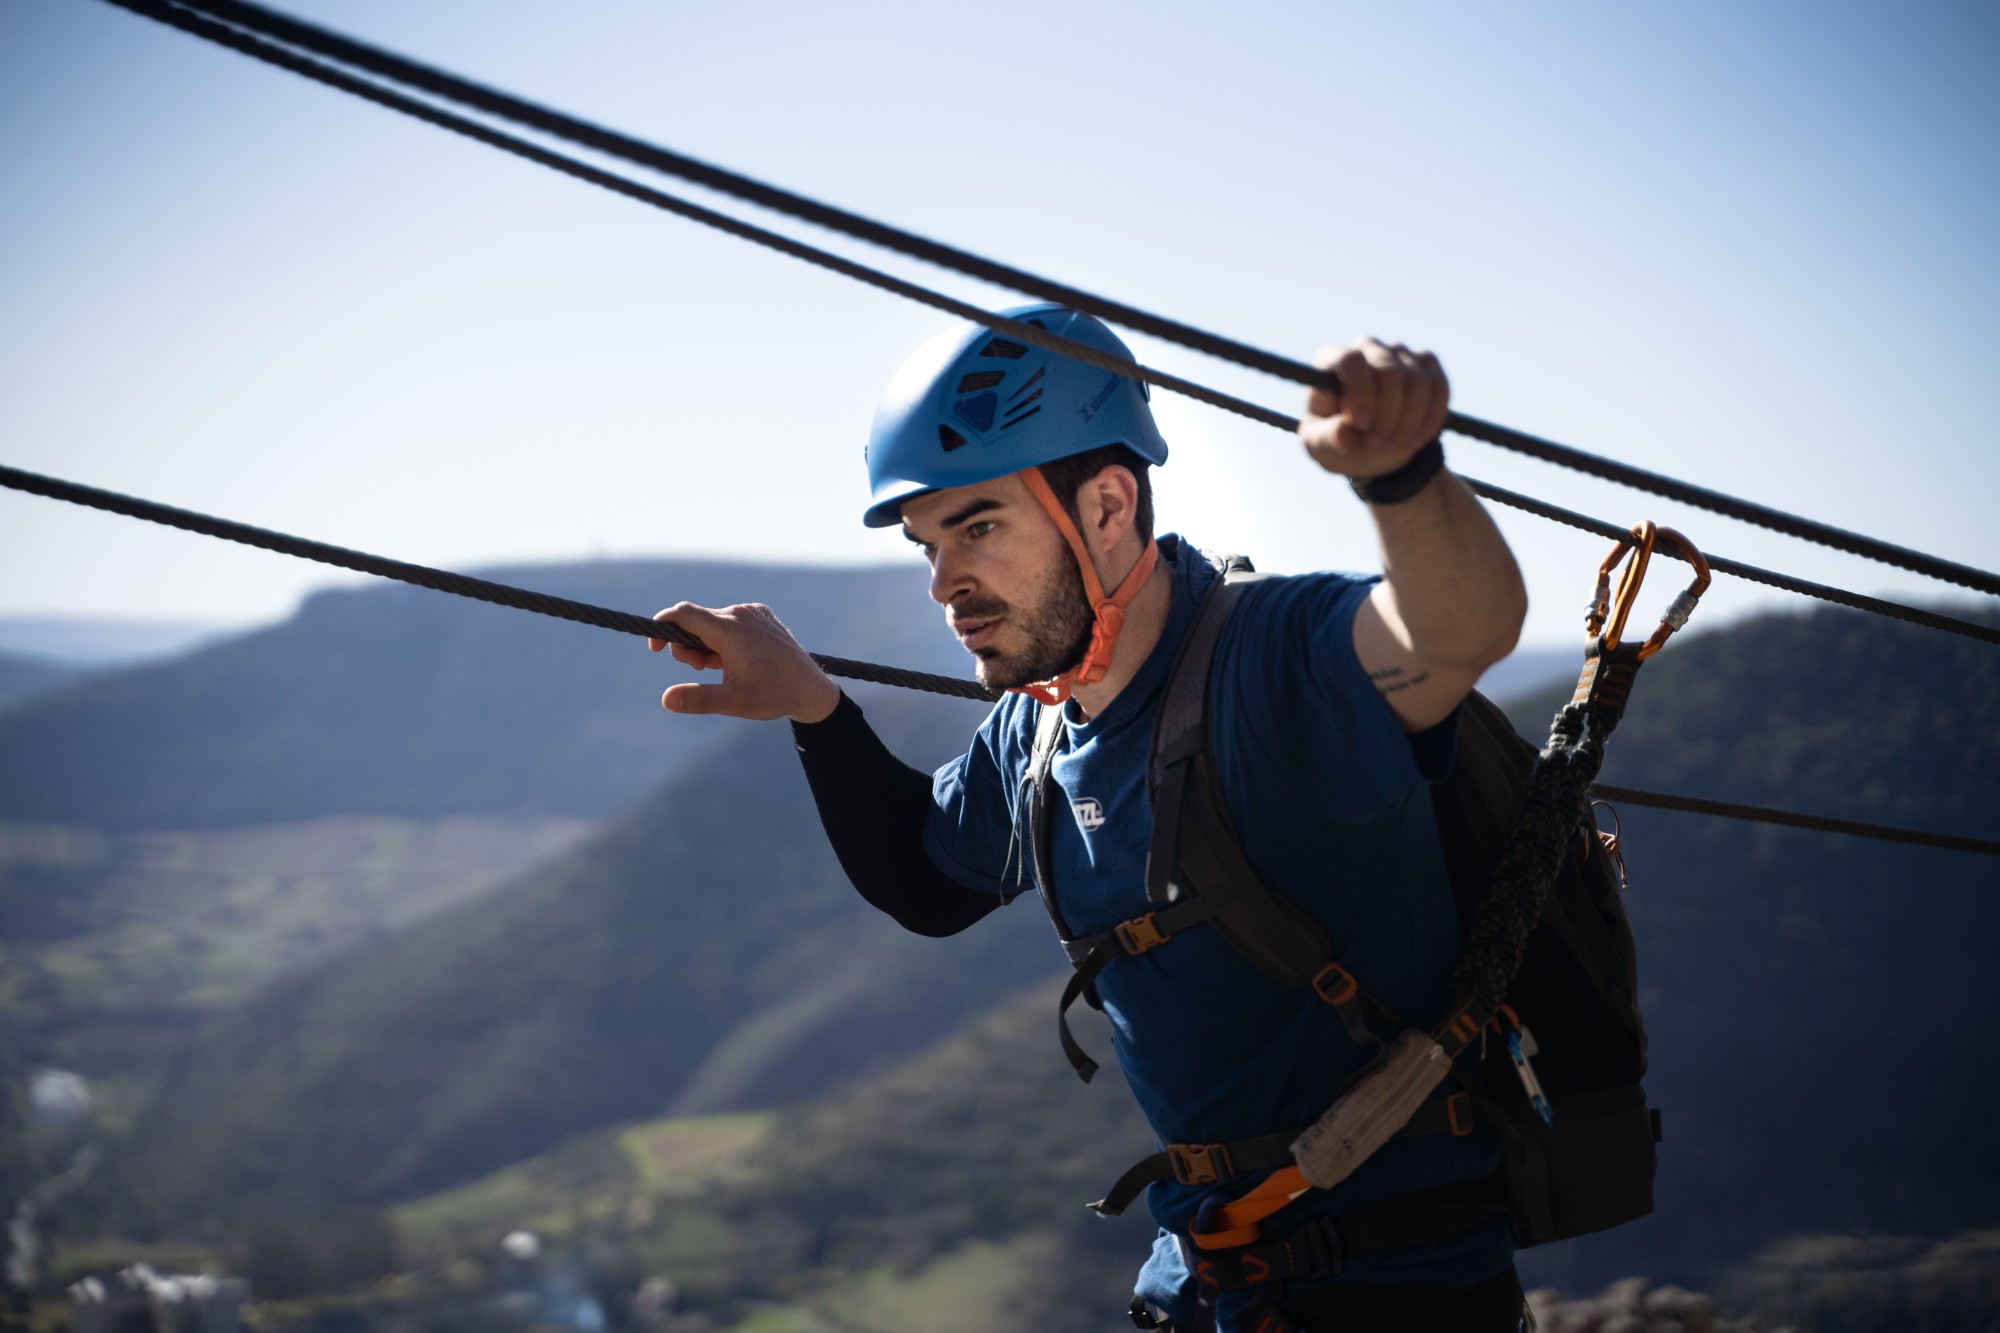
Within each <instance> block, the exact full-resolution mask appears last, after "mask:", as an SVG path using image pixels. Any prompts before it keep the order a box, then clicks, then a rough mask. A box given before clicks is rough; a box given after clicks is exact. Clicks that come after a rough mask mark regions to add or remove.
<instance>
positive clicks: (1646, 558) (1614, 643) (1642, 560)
mask: <svg viewBox="0 0 2000 1333" xmlns="http://www.w3.org/2000/svg"><path fill="white" fill-rule="evenodd" d="M1663 540H1664V541H1666V542H1667V543H1668V544H1669V545H1671V546H1673V547H1674V548H1675V549H1676V550H1677V551H1678V552H1679V553H1680V555H1681V557H1682V558H1683V559H1685V560H1686V561H1687V562H1688V563H1689V564H1691V565H1693V566H1694V581H1693V582H1692V583H1690V584H1689V585H1688V586H1687V588H1686V590H1685V591H1683V592H1682V593H1681V594H1680V595H1679V596H1677V597H1675V598H1674V600H1673V602H1672V604H1671V605H1669V606H1668V607H1667V610H1666V614H1664V615H1662V616H1661V617H1660V623H1659V627H1658V628H1656V629H1655V630H1654V631H1653V634H1652V637H1651V638H1649V639H1647V640H1646V642H1645V643H1644V644H1642V645H1641V646H1640V648H1639V651H1638V654H1637V660H1639V661H1641V662H1643V661H1645V660H1646V659H1647V658H1649V657H1651V656H1652V655H1653V654H1654V653H1657V652H1659V651H1660V649H1661V648H1662V647H1664V646H1665V645H1666V642H1667V640H1668V639H1669V638H1670V637H1672V635H1673V633H1674V631H1676V630H1678V629H1680V628H1681V627H1682V626H1683V625H1685V624H1687V622H1688V617H1689V616H1690V615H1692V614H1693V613H1694V608H1695V603H1696V602H1698V601H1699V600H1700V599H1701V595H1702V594H1703V593H1704V592H1706V591H1708V585H1709V580H1710V574H1709V568H1708V560H1707V559H1706V558H1705V557H1704V556H1703V555H1702V553H1701V552H1700V551H1699V550H1698V549H1696V547H1695V544H1694V543H1693V542H1691V541H1689V540H1688V539H1687V538H1686V537H1684V536H1682V535H1681V534H1680V533H1679V532H1676V531H1675V530H1674V529H1672V528H1663V527H1660V526H1658V525H1657V524H1655V523H1654V522H1653V521H1652V520H1651V519H1643V520H1641V521H1640V522H1638V523H1635V524H1633V525H1632V530H1631V531H1630V532H1628V533H1626V534H1625V535H1624V536H1623V537H1620V538H1619V539H1618V544H1617V545H1616V546H1614V547H1612V548H1611V554H1610V555H1607V556H1605V557H1604V562H1603V563H1602V564H1600V565H1599V566H1598V568H1597V595H1596V597H1595V598H1594V599H1593V600H1592V601H1591V604H1590V611H1589V613H1588V614H1587V615H1586V616H1585V617H1584V622H1583V624H1584V633H1585V634H1587V635H1588V636H1589V637H1590V638H1592V639H1597V640H1598V641H1599V646H1598V651H1599V652H1601V653H1604V654H1606V655H1609V654H1610V653H1612V652H1614V651H1615V650H1616V649H1617V647H1618V644H1619V642H1620V640H1622V639H1623V638H1624V635H1625V622H1626V621H1627V620H1628V619H1630V618H1631V615H1632V606H1633V603H1635V602H1636V601H1638V599H1639V586H1640V585H1641V584H1642V583H1644V582H1645V581H1646V567H1647V565H1649V564H1650V563H1651V562H1652V559H1653V549H1654V547H1655V546H1656V545H1657V544H1658V543H1659V542H1661V541H1663ZM1627 552H1630V553H1631V558H1630V559H1629V560H1627V561H1626V564H1625V572H1624V573H1623V574H1622V575H1621V576H1620V577H1619V580H1618V595H1617V596H1616V597H1615V598H1614V597H1613V596H1612V595H1611V571H1612V570H1614V569H1616V568H1617V567H1618V562H1619V561H1620V560H1621V559H1624V558H1625V556H1626V553H1627ZM1600 636H1601V638H1600Z"/></svg>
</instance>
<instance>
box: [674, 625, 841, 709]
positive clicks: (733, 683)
mask: <svg viewBox="0 0 2000 1333" xmlns="http://www.w3.org/2000/svg"><path fill="white" fill-rule="evenodd" d="M653 619H655V620H663V621H665V622H667V623H668V624H669V625H673V626H675V627H676V628H679V629H683V630H686V631H687V632H688V633H689V634H692V635H694V637H696V638H697V639H700V640H701V641H702V642H703V643H704V644H706V645H708V651H706V652H704V651H702V650H701V649H699V648H689V647H686V646H685V645H683V644H678V643H675V644H669V643H668V642H667V640H665V639H649V640H647V645H648V646H649V647H650V648H651V649H652V650H653V651H654V652H656V653H657V652H659V651H660V649H662V648H667V647H671V648H672V649H673V652H674V658H675V660H677V661H681V662H685V663H687V664H688V665H689V666H691V667H693V668H695V669H696V670H698V671H715V670H720V671H721V672H722V680H721V683H719V684H715V685H701V684H692V683H691V684H685V685H671V686H669V687H668V688H667V691H666V693H664V694H662V695H661V696H660V706H661V707H662V708H665V709H666V710H667V711H668V712H672V713H721V714H723V715H724V716H726V717H742V718H749V719H752V720H753V721H758V722H767V721H770V720H771V719H773V718H780V717H788V718H790V719H792V721H794V722H824V721H825V720H826V719H827V717H828V716H829V715H830V714H831V713H832V712H833V710H834V709H835V708H837V707H839V706H840V687H839V686H838V685H836V684H834V683H833V678H832V677H830V676H828V675H827V674H826V672H824V671H822V670H820V669H819V663H817V662H815V661H813V660H812V657H811V656H810V655H809V654H808V653H807V652H806V650H805V649H803V648H801V647H799V642H798V640H797V639H794V638H793V637H792V633H791V631H790V630H788V629H786V628H785V627H784V625H783V624H782V623H781V622H780V621H779V620H778V617H777V616H775V615H773V614H772V613H771V608H770V607H768V606H764V605H762V604H760V603H757V602H751V603H748V604H746V605H743V606H725V607H723V608H722V609H721V610H717V611H712V610H710V609H708V608H707V607H705V606H696V605H695V604H694V603H693V602H681V603H678V604H677V605H674V606H670V607H668V608H667V609H666V610H664V611H662V612H660V613H659V614H658V615H656V616H654V617H653Z"/></svg>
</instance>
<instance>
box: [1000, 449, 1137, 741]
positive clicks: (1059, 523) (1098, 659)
mask: <svg viewBox="0 0 2000 1333" xmlns="http://www.w3.org/2000/svg"><path fill="white" fill-rule="evenodd" d="M1015 475H1016V476H1018V477H1019V478H1020V479H1021V480H1022V481H1023V482H1025V483H1026V484H1027V487H1028V492H1029V494H1031V495H1033V496H1034V497H1035V499H1037V500H1039V501H1040V502H1041V505H1042V508H1044V509H1046V510H1048V513H1049V517H1050V518H1051V519H1053V520H1055V525H1056V530H1057V531H1058V532H1060V533H1062V535H1063V540H1064V541H1066V542H1068V543H1069V549H1070V550H1071V551H1072V552H1074V553H1075V555H1076V566H1077V569H1078V570H1080V571H1081V572H1082V574H1083V595H1084V597H1085V598H1086V599H1087V600H1088V601H1089V602H1090V609H1091V611H1092V612H1093V614H1094V615H1095V616H1096V621H1095V623H1094V624H1092V625H1091V627H1090V647H1089V648H1087V649H1085V650H1084V654H1083V660H1082V661H1081V662H1078V663H1077V664H1076V665H1075V666H1073V667H1071V668H1070V669H1069V670H1067V671H1065V672H1063V673H1062V674H1061V675H1060V676H1056V677H1053V678H1051V679H1049V680H1041V681H1036V682H1035V683H1034V684H1032V685H1023V686H1021V687H1020V688H1019V689H1017V690H1014V691H1013V693H1015V694H1025V695H1027V696H1028V697H1029V698H1030V699H1033V700H1035V701H1036V702H1038V703H1042V704H1049V705H1054V704H1060V703H1065V702H1067V701H1068V699H1069V696H1070V691H1071V690H1073V689H1075V688H1076V687H1077V686H1079V685H1095V684H1096V683H1097V682H1098V681H1100V680H1103V679H1104V676H1105V673H1106V672H1108V671H1110V670H1111V649H1112V646H1113V645H1114V644H1116V643H1117V642H1118V631H1120V630H1121V629H1123V628H1125V608H1126V607H1127V606H1129V605H1131V602H1132V599H1133V598H1134V597H1137V596H1138V595H1139V589H1141V588H1143V587H1145V586H1146V580H1147V579H1149V578H1151V577H1152V574H1153V567H1154V566H1155V565H1157V564H1159V562H1160V547H1159V544H1158V543H1157V542H1147V543H1146V549H1145V550H1144V551H1143V552H1141V553H1140V555H1139V563H1137V564H1136V565H1133V566H1132V572H1131V573H1129V574H1127V575H1126V576H1125V581H1124V582H1123V583H1121V584H1119V585H1118V591H1117V592H1114V593H1112V594H1111V595H1110V596H1109V597H1106V596H1105V595H1104V584H1103V583H1102V582H1100V581H1099V580H1098V577H1097V566H1096V565H1094V564H1092V563H1091V559H1090V551H1089V548H1087V547H1086V546H1084V544H1083V534H1082V533H1080V532H1078V531H1077V530H1076V524H1075V522H1074V521H1072V520H1071V518H1070V516H1069V511H1068V510H1066V509H1064V508H1063V506H1062V501H1060V500H1058V499H1057V498H1056V493H1055V491H1054V490H1053V489H1052V488H1051V487H1050V486H1049V483H1048V479H1047V478H1045V477H1043V476H1042V470H1041V469H1040V468H1035V467H1030V468H1023V469H1022V470H1021V471H1019V472H1017V473H1015Z"/></svg>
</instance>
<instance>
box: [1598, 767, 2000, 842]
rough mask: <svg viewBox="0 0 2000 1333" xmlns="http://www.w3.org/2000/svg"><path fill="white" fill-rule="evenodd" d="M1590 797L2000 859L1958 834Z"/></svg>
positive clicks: (1602, 790) (1675, 800)
mask: <svg viewBox="0 0 2000 1333" xmlns="http://www.w3.org/2000/svg"><path fill="white" fill-rule="evenodd" d="M1590 794H1591V795H1592V796H1595V797H1598V798H1600V799H1602V800H1606V801H1623V802H1625V803H1626V804H1627V805H1644V806H1652V807H1653V808H1655V809H1659V810H1680V811H1683V812H1685V813H1688V814H1696V815H1720V816H1722V817H1724V818H1727V819H1748V820H1753V821H1755V822H1757V823H1761V824H1782V825H1785V826H1786V827H1788V828H1802V829H1814V830H1817V831H1819V832H1822V833H1851V834H1853V835H1854V836H1855V837H1858V838H1881V839H1883V840H1884V841H1887V842H1904V843H1910V844H1913V845H1915V846H1919V847H1943V848H1947V849H1949V850H1951V851H1955V852H1975V853H1977V854H1979V855H1981V856H2000V842H1996V841H1994V840H1992V839H1990V838H1967V837H1962V836H1960V835H1958V834H1956V833H1929V832H1926V831H1924V830H1922V829H1908V828H1898V827H1896V826H1895V825H1893V824H1869V823H1864V822H1863V821H1861V820H1858V819H1833V818H1830V817H1829V816H1826V815H1803V814H1800V813H1798V812H1797V811H1794V810H1771V809H1767V808H1765V807H1764V806H1759V805H1738V804H1737V803H1735V802H1733V801H1711V800H1706V799H1704V798H1702V797H1699V796H1671V795H1668V794H1667V793H1665V792H1657V791H1638V790H1636V789H1634V788H1632V787H1612V786H1606V785H1605V784H1603V783H1599V784H1597V785H1596V786H1594V787H1592V788H1591V789H1590Z"/></svg>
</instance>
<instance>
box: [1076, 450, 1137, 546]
mask: <svg viewBox="0 0 2000 1333" xmlns="http://www.w3.org/2000/svg"><path fill="white" fill-rule="evenodd" d="M1076 510H1077V517H1078V518H1080V519H1081V520H1083V522H1082V527H1083V530H1084V531H1085V532H1086V533H1089V534H1090V535H1091V537H1092V538H1093V539H1094V544H1095V545H1097V546H1098V548H1099V549H1100V550H1103V551H1106V552H1108V551H1110V550H1111V549H1112V548H1113V547H1115V546H1117V545H1118V543H1119V542H1121V541H1123V540H1124V538H1125V534H1126V533H1128V532H1130V531H1131V530H1132V523H1133V520H1134V518H1135V517H1136V516H1137V514H1138V512H1139V482H1138V479H1137V478H1136V477H1134V476H1133V475H1132V469H1130V468H1128V467H1125V466H1123V465H1121V464H1118V463H1106V464H1105V465H1104V466H1103V467H1102V468H1100V469H1099V470H1098V472H1097V475H1096V476H1094V477H1092V478H1091V479H1090V480H1088V481H1086V482H1084V483H1083V486H1082V488H1081V489H1079V490H1078V491H1077V495H1076Z"/></svg>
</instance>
